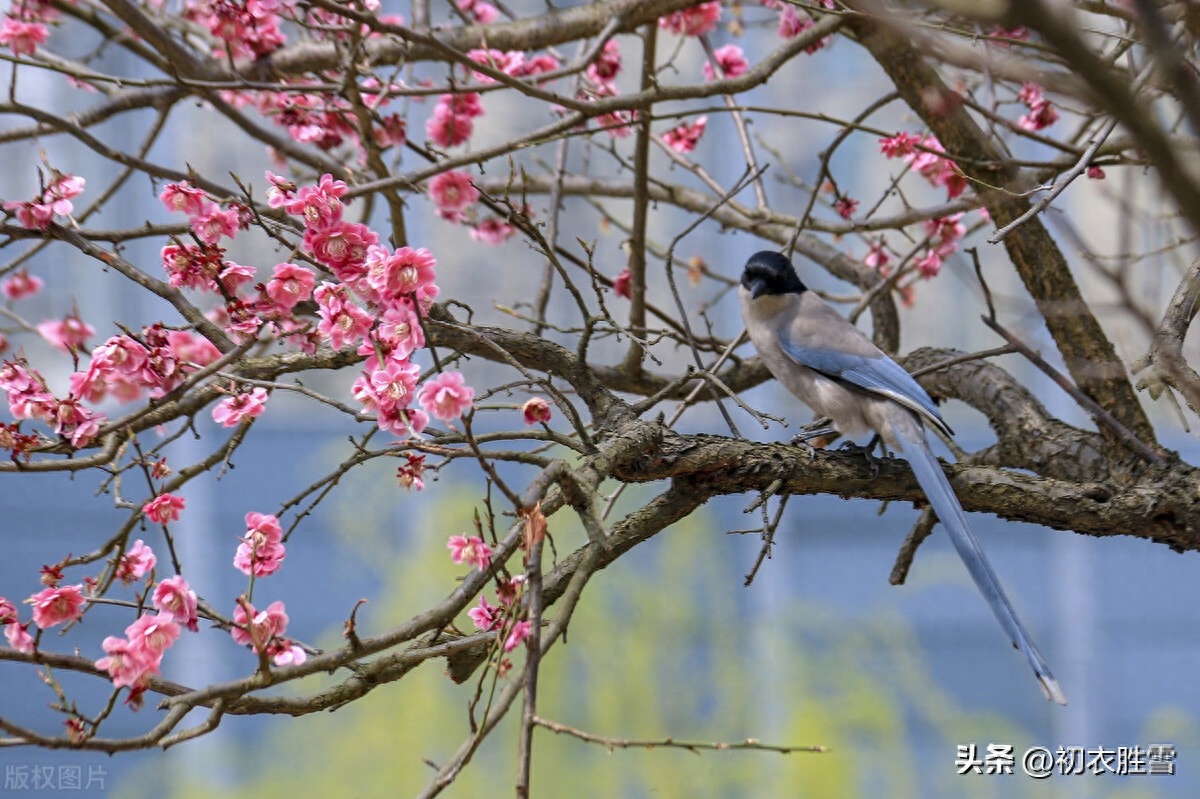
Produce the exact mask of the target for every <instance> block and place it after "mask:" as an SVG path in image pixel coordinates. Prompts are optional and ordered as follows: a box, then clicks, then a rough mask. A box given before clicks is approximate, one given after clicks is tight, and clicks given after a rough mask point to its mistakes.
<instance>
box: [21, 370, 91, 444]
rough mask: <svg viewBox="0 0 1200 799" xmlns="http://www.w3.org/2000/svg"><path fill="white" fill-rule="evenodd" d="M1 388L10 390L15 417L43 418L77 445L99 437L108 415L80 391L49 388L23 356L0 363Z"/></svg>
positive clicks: (43, 420)
mask: <svg viewBox="0 0 1200 799" xmlns="http://www.w3.org/2000/svg"><path fill="white" fill-rule="evenodd" d="M0 391H4V393H5V394H6V396H7V398H8V408H9V411H10V412H11V413H12V415H13V418H14V419H16V420H18V421H22V420H26V419H37V420H39V421H42V422H44V423H46V424H47V425H48V426H50V427H51V428H52V429H53V430H54V432H55V434H57V435H60V436H62V437H64V438H66V439H67V440H69V441H70V442H71V444H72V445H73V446H76V447H82V446H86V445H87V444H88V442H90V441H91V440H92V439H93V438H95V437H96V434H97V433H99V432H100V425H101V424H102V423H103V421H104V419H105V416H104V414H103V413H99V412H97V411H93V410H91V409H90V408H88V407H87V406H85V405H84V404H83V402H82V400H83V397H81V396H79V395H76V394H74V393H70V394H67V395H66V396H65V397H58V396H56V395H55V394H54V393H53V392H51V391H50V390H49V389H48V388H47V386H46V380H45V378H43V377H42V375H41V374H40V373H38V372H37V371H36V370H35V369H31V368H30V367H29V364H28V363H27V362H26V361H25V359H24V358H23V357H22V358H18V359H16V360H15V361H5V362H4V363H3V364H2V365H0Z"/></svg>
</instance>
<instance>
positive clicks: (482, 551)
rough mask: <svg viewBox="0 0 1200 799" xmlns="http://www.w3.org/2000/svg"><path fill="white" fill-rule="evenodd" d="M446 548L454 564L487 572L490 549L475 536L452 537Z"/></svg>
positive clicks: (490, 557)
mask: <svg viewBox="0 0 1200 799" xmlns="http://www.w3.org/2000/svg"><path fill="white" fill-rule="evenodd" d="M446 547H447V548H449V550H450V560H452V561H454V562H455V563H465V564H467V565H468V566H475V567H476V568H478V569H479V571H487V568H488V566H489V565H491V562H492V548H491V547H490V546H488V545H487V544H486V543H484V541H483V539H482V538H480V537H479V536H477V535H472V536H465V535H452V536H450V540H449V541H447V542H446Z"/></svg>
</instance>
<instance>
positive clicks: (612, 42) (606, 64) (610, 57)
mask: <svg viewBox="0 0 1200 799" xmlns="http://www.w3.org/2000/svg"><path fill="white" fill-rule="evenodd" d="M620 72H621V45H620V44H619V43H618V42H617V40H616V39H609V40H608V41H607V42H605V43H604V47H603V48H602V49H601V50H600V53H599V55H597V56H596V60H595V61H593V62H592V63H590V64H588V68H587V77H588V80H590V81H591V82H592V83H595V84H596V85H597V86H611V85H612V82H613V81H614V80H616V77H617V75H618V74H619V73H620ZM614 91H615V89H614Z"/></svg>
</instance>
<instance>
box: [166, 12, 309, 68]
mask: <svg viewBox="0 0 1200 799" xmlns="http://www.w3.org/2000/svg"><path fill="white" fill-rule="evenodd" d="M295 6H296V3H295V0H245V2H236V1H235V0H199V2H197V0H187V2H185V3H184V6H183V17H184V19H187V20H189V21H191V22H195V23H197V24H199V25H202V26H203V27H205V28H207V29H208V32H209V33H211V34H212V35H213V37H215V38H216V39H218V40H219V41H221V42H223V43H224V44H225V49H224V50H218V51H216V52H214V53H213V55H214V56H216V57H217V58H225V57H227V56H232V57H234V58H259V57H262V56H265V55H267V54H269V53H271V52H273V51H275V50H278V49H279V48H280V47H282V46H283V45H284V44H286V43H287V37H286V36H285V35H284V33H283V30H282V29H281V27H280V23H281V22H282V19H281V17H280V14H279V12H281V11H282V12H285V13H287V14H289V16H290V15H292V14H294V13H295Z"/></svg>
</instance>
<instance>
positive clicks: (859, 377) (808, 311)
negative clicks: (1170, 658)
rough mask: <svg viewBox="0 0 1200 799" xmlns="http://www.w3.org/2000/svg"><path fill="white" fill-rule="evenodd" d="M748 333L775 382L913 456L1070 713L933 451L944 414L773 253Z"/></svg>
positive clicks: (1017, 641) (752, 287) (1004, 616)
mask: <svg viewBox="0 0 1200 799" xmlns="http://www.w3.org/2000/svg"><path fill="white" fill-rule="evenodd" d="M738 299H739V303H740V305H741V311H742V319H743V321H744V322H745V325H746V333H747V334H748V336H749V338H750V341H751V342H752V343H753V344H754V348H755V349H756V350H757V351H758V355H759V357H760V358H762V360H763V363H765V364H766V366H767V369H768V370H769V371H770V372H771V374H772V375H774V377H775V379H776V380H778V381H779V382H780V383H782V384H783V386H784V388H786V389H787V390H788V391H790V392H791V393H792V394H794V395H795V396H796V398H797V399H799V400H800V401H801V402H803V403H804V404H805V405H807V406H808V407H809V408H811V409H812V410H813V411H815V412H816V413H817V414H818V415H819V416H826V417H829V419H830V420H831V421H832V423H833V426H834V428H835V430H836V431H837V432H838V433H841V434H842V435H844V436H848V437H850V438H859V437H861V436H863V435H865V434H867V433H873V434H875V435H878V436H879V437H880V438H881V439H882V440H883V441H884V442H885V443H886V444H887V445H888V446H890V447H892V448H893V449H894V450H896V451H898V452H900V453H901V454H903V455H904V456H905V457H906V458H907V459H908V462H909V464H910V465H911V466H912V470H913V472H914V473H915V475H916V478H917V482H918V483H919V484H920V486H921V489H922V491H924V493H925V497H926V498H927V499H928V500H929V503H930V505H932V506H933V510H934V511H935V512H936V513H937V516H938V519H940V520H941V522H942V525H943V526H944V527H945V528H946V530H947V532H948V533H949V535H950V540H951V541H952V542H953V544H954V548H955V550H957V551H958V555H959V557H960V558H962V561H963V564H964V565H965V566H966V567H967V571H968V572H969V573H970V575H971V578H972V579H973V580H974V582H975V585H976V586H977V587H978V588H979V591H980V593H982V594H983V597H984V599H985V600H987V603H988V605H989V606H990V607H991V609H992V612H993V613H994V614H995V616H996V619H997V620H998V621H999V622H1000V626H1001V627H1003V628H1004V631H1005V632H1006V633H1007V634H1008V636H1009V638H1010V639H1011V640H1012V643H1013V646H1014V647H1016V648H1017V649H1019V650H1020V651H1021V653H1022V654H1024V655H1025V658H1026V659H1027V660H1028V661H1029V665H1030V666H1031V667H1032V668H1033V673H1034V675H1035V676H1036V677H1037V679H1038V682H1039V683H1040V684H1041V687H1042V693H1044V694H1045V696H1046V699H1048V700H1051V701H1054V702H1057V703H1058V704H1060V705H1065V704H1066V703H1067V700H1066V696H1065V695H1064V694H1063V692H1062V689H1061V687H1059V684H1058V681H1057V680H1056V679H1055V678H1054V675H1053V674H1052V673H1051V672H1050V667H1049V666H1048V665H1047V664H1046V661H1045V659H1044V658H1043V657H1042V655H1041V653H1040V652H1039V651H1038V649H1037V647H1036V646H1035V645H1034V643H1033V640H1032V639H1031V638H1030V637H1029V633H1027V632H1026V631H1025V628H1024V626H1022V624H1021V622H1020V620H1019V619H1018V618H1017V614H1016V612H1015V611H1014V610H1013V607H1012V604H1011V603H1010V602H1009V600H1008V597H1007V596H1006V595H1005V593H1004V589H1003V588H1002V587H1001V586H1000V581H999V579H998V578H997V577H996V573H995V572H994V571H993V570H992V567H991V565H990V564H989V563H988V561H987V558H986V556H985V555H984V554H983V550H982V549H981V548H980V546H979V541H978V540H977V539H976V538H975V534H974V533H973V532H972V531H971V526H970V524H969V523H968V522H967V517H966V514H965V513H964V512H963V508H962V504H961V503H959V501H958V497H957V496H956V495H955V493H954V489H953V488H952V487H951V486H950V482H949V480H947V479H946V475H945V473H944V472H943V471H942V467H941V464H940V463H939V462H938V460H937V456H935V455H934V454H933V450H931V449H930V448H929V441H928V439H927V438H926V430H925V428H926V427H931V428H933V429H935V430H938V431H940V432H942V433H944V434H945V435H947V436H951V435H952V434H953V431H952V430H951V429H950V427H949V425H947V424H946V422H945V420H944V419H942V416H941V413H939V411H938V409H937V406H936V405H934V403H933V400H932V399H931V398H930V396H929V394H927V393H926V392H925V390H924V389H923V388H921V386H920V385H918V384H917V381H916V380H914V379H913V377H912V375H910V374H909V373H908V372H906V371H905V370H904V367H902V366H900V364H898V363H896V362H895V361H893V360H892V359H891V358H889V357H888V356H887V355H886V354H885V353H884V352H883V350H881V349H879V348H878V347H876V346H875V345H874V344H873V343H872V342H871V340H870V339H869V338H867V336H866V335H865V334H863V332H862V331H860V330H859V329H858V328H857V327H855V326H854V325H853V324H852V323H851V322H849V321H848V320H847V319H845V318H844V317H843V316H842V315H841V314H839V313H838V312H837V311H836V310H835V309H834V308H833V307H832V306H831V305H830V304H829V303H827V302H825V300H823V299H821V298H820V297H818V296H817V295H816V293H814V292H812V291H810V290H809V289H808V287H806V286H805V285H804V283H803V282H802V281H801V280H800V276H799V275H798V274H797V273H796V269H795V267H794V266H793V265H792V262H791V261H790V260H789V259H788V258H786V257H785V256H783V255H782V254H780V253H778V252H774V251H771V250H764V251H762V252H758V253H755V254H754V255H752V256H750V259H749V260H748V261H747V262H746V266H745V268H744V269H743V270H742V277H741V285H740V286H739V288H738Z"/></svg>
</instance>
